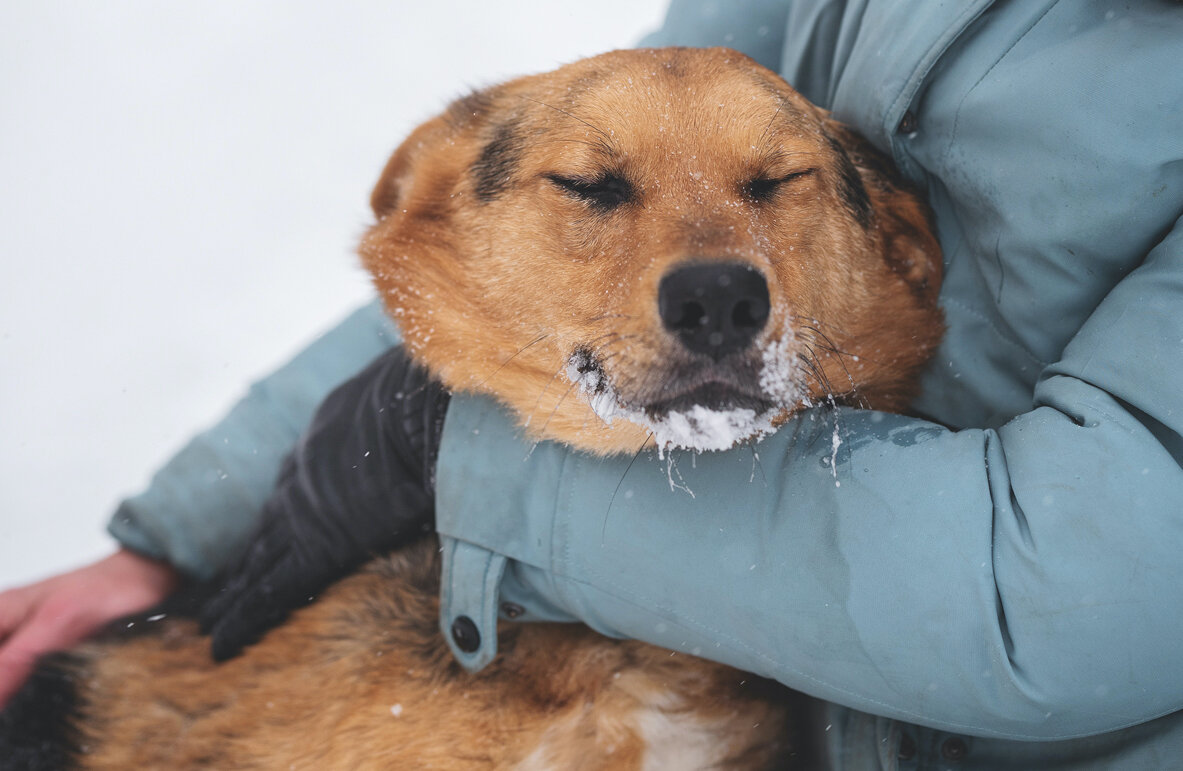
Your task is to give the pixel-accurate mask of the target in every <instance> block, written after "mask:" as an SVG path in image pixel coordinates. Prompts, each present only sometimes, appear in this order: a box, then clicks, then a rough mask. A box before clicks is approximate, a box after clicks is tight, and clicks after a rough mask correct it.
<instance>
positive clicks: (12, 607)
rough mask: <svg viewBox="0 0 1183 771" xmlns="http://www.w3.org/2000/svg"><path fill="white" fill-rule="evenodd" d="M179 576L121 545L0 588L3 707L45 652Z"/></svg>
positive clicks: (163, 590)
mask: <svg viewBox="0 0 1183 771" xmlns="http://www.w3.org/2000/svg"><path fill="white" fill-rule="evenodd" d="M177 581H178V575H177V572H176V571H175V570H174V569H173V568H172V567H171V566H170V565H168V564H167V563H164V562H160V561H158V560H154V559H149V558H148V557H143V556H141V555H139V554H136V553H135V552H132V551H128V550H127V549H120V550H119V551H117V552H115V553H114V554H112V555H111V556H109V557H106V558H104V559H101V560H99V561H98V562H95V563H92V564H90V565H87V566H85V567H82V568H78V569H77V570H72V571H70V572H68V573H62V574H61V575H57V576H53V577H52V578H47V579H45V580H43V581H38V582H36V583H32V584H28V585H27V586H21V587H17V588H15V589H9V590H8V591H5V592H0V709H2V708H3V707H4V705H5V704H7V703H8V700H9V699H10V698H11V697H12V695H13V694H15V693H16V692H17V690H18V689H20V687H21V685H22V684H23V683H24V682H25V680H26V679H27V678H28V676H29V674H30V673H31V672H32V671H33V667H35V666H36V664H37V660H38V659H40V658H41V657H42V656H43V655H45V654H46V653H49V652H51V651H56V650H61V649H63V648H68V647H70V646H71V645H74V644H75V643H77V642H79V641H81V640H83V639H85V638H86V637H88V636H90V635H91V634H92V633H93V632H95V631H97V630H98V629H100V628H101V627H103V626H105V625H106V624H107V623H109V622H111V621H114V620H115V619H117V618H120V617H122V616H126V615H129V614H131V613H137V612H139V611H142V610H146V609H148V608H150V607H152V606H153V605H156V604H157V603H159V602H160V601H161V600H163V599H164V598H165V597H167V596H168V595H169V593H170V592H172V590H173V589H174V588H175V587H176V585H177Z"/></svg>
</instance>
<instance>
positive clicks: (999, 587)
mask: <svg viewBox="0 0 1183 771" xmlns="http://www.w3.org/2000/svg"><path fill="white" fill-rule="evenodd" d="M1180 308H1183V224H1180V223H1177V224H1176V227H1175V229H1174V231H1173V232H1172V233H1171V234H1169V235H1168V236H1167V237H1166V238H1165V239H1164V240H1162V241H1161V242H1160V243H1159V244H1158V246H1157V247H1156V248H1154V249H1153V251H1152V252H1151V253H1150V254H1149V255H1148V256H1147V258H1146V259H1145V261H1144V262H1143V264H1142V265H1141V266H1140V267H1139V268H1137V269H1136V270H1135V271H1133V272H1132V273H1130V274H1129V275H1128V276H1127V277H1126V278H1125V279H1123V280H1122V281H1121V282H1120V283H1118V284H1117V286H1116V287H1115V288H1114V289H1113V290H1112V291H1111V292H1110V294H1109V295H1108V296H1107V297H1106V298H1105V299H1104V300H1103V301H1102V302H1101V304H1100V305H1099V307H1097V309H1096V310H1095V312H1094V313H1093V314H1092V316H1091V317H1090V318H1089V320H1088V321H1087V322H1086V323H1085V324H1084V326H1083V327H1082V328H1081V329H1080V331H1079V332H1078V333H1077V334H1076V335H1075V337H1074V338H1073V339H1072V341H1071V342H1070V343H1069V345H1068V346H1067V348H1066V349H1065V351H1064V353H1063V356H1062V357H1061V359H1060V360H1059V361H1058V362H1057V363H1055V364H1053V365H1051V366H1049V367H1048V368H1046V370H1045V371H1044V372H1043V375H1042V378H1041V380H1040V382H1039V384H1038V385H1037V388H1036V391H1035V396H1034V403H1033V409H1032V410H1031V411H1030V412H1028V413H1026V414H1023V415H1020V416H1018V417H1016V418H1015V419H1013V420H1011V421H1010V422H1009V423H1007V424H1006V425H1004V426H1002V427H1001V428H999V429H997V430H964V431H960V432H953V431H949V430H946V429H944V428H941V427H940V426H937V425H934V424H930V423H925V422H923V421H919V420H916V419H911V418H905V417H901V416H895V415H886V414H881V413H874V412H868V411H855V410H838V411H832V412H824V411H817V410H815V411H812V412H810V413H807V414H806V415H804V416H803V417H801V418H799V419H797V420H796V421H794V422H791V423H790V424H789V425H787V426H785V427H784V428H782V429H781V431H779V432H778V433H777V434H776V435H774V436H773V437H770V438H769V439H767V440H765V441H764V442H762V443H760V444H759V445H758V446H756V447H755V448H754V450H753V449H752V448H739V449H736V450H733V451H730V452H725V453H705V454H702V455H697V456H690V455H681V456H674V457H673V458H672V460H667V461H659V460H657V459H656V458H653V457H647V458H642V459H638V460H637V461H636V462H633V463H631V464H630V462H629V459H627V458H613V459H608V460H600V459H595V458H591V457H588V456H583V455H580V454H578V453H572V452H568V451H565V450H564V449H563V448H562V447H559V446H557V445H554V444H549V443H543V444H541V445H539V446H538V447H536V448H535V449H534V450H533V451H530V450H529V448H528V446H526V445H524V444H523V443H522V442H521V440H520V439H516V438H515V429H514V428H513V426H512V421H511V420H510V419H509V418H508V417H507V416H506V415H505V414H504V413H503V412H501V411H500V410H497V409H495V408H492V407H490V406H489V405H488V404H487V403H483V402H481V401H479V400H476V399H472V398H464V399H461V398H460V397H455V398H454V399H453V402H452V407H451V409H450V411H449V414H448V420H447V423H446V426H445V434H444V441H443V447H442V450H441V455H440V462H439V468H438V479H439V484H438V493H437V505H438V512H437V521H438V527H439V529H440V531H441V532H443V533H445V534H446V535H450V536H452V537H455V538H457V539H459V540H463V541H467V542H469V543H473V544H476V545H479V546H482V547H485V548H487V549H489V550H491V551H495V552H499V553H501V554H506V555H507V556H509V557H511V558H512V559H513V560H515V562H511V564H510V567H509V568H508V570H507V574H506V575H507V577H506V579H505V580H504V582H503V584H502V587H501V591H502V595H501V596H502V599H504V600H509V601H513V602H516V603H518V604H520V605H522V606H523V607H525V608H527V610H528V611H529V612H530V614H531V615H530V616H529V617H533V618H550V619H572V618H578V619H581V620H583V621H586V622H587V623H589V624H590V625H591V626H593V627H594V628H596V629H598V630H600V631H601V632H604V633H606V634H609V635H618V636H628V637H634V638H638V639H641V640H645V641H648V642H652V643H655V644H658V645H661V646H664V647H668V648H670V649H672V650H675V651H684V652H687V653H692V654H695V655H702V656H706V657H709V658H712V659H716V660H719V661H723V662H725V663H728V664H732V665H734V666H737V667H739V668H741V669H745V670H750V671H754V672H757V673H759V674H762V675H766V676H769V677H773V678H775V679H777V680H779V681H781V682H783V683H785V684H787V685H789V686H791V687H794V688H797V689H800V690H803V691H805V692H808V693H810V694H813V695H815V696H819V697H822V698H824V699H827V700H830V701H834V702H838V703H841V704H844V705H847V706H850V707H853V708H856V709H859V710H862V711H866V712H871V713H875V714H879V715H885V716H888V717H895V718H899V719H903V720H907V721H909V722H913V723H921V724H925V725H929V726H934V727H938V728H943V729H948V730H955V731H962V732H968V733H973V734H977V735H985V736H997V737H1005V738H1011V739H1038V740H1050V739H1061V738H1069V737H1075V736H1082V735H1088V734H1093V733H1100V732H1105V731H1110V730H1115V729H1117V728H1120V727H1123V726H1128V725H1132V724H1135V723H1140V722H1144V721H1147V720H1149V719H1151V718H1154V717H1157V716H1160V715H1163V714H1166V713H1169V712H1173V711H1176V710H1179V709H1180V708H1183V663H1181V661H1180V657H1179V655H1178V641H1179V640H1180V639H1181V638H1183V612H1180V611H1181V609H1183V560H1181V559H1180V558H1179V545H1180V544H1183V471H1181V469H1180V463H1181V461H1183V389H1181V388H1180V387H1179V382H1180V378H1181V377H1183V314H1180V313H1179V309H1180ZM491 458H499V459H501V460H500V461H499V462H496V463H494V462H491V461H490V459H491ZM519 459H520V461H519Z"/></svg>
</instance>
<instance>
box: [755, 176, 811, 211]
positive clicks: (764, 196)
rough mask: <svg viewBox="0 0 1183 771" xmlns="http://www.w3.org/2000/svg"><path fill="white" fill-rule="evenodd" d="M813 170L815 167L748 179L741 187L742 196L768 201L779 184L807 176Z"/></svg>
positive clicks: (757, 201) (757, 200)
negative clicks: (777, 175)
mask: <svg viewBox="0 0 1183 771" xmlns="http://www.w3.org/2000/svg"><path fill="white" fill-rule="evenodd" d="M814 171H816V169H803V170H801V171H794V172H792V173H791V174H785V175H783V176H779V177H757V178H756V179H751V180H748V181H747V182H745V183H744V184H743V187H742V189H743V194H744V197H745V198H747V199H748V200H750V201H755V202H756V203H761V202H764V201H768V200H770V199H771V198H772V196H774V195H775V194H776V191H777V190H779V189H780V187H781V185H784V184H786V183H788V182H792V181H793V180H795V179H799V178H801V177H807V176H809V175H810V174H812V173H813V172H814Z"/></svg>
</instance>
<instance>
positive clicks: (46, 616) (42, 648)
mask: <svg viewBox="0 0 1183 771" xmlns="http://www.w3.org/2000/svg"><path fill="white" fill-rule="evenodd" d="M101 623H102V622H101V621H96V620H95V619H94V618H93V616H92V615H91V614H90V613H89V611H88V609H87V608H85V607H84V606H81V605H78V604H75V603H62V602H52V601H47V602H45V603H44V604H41V605H39V606H38V607H37V608H36V610H34V611H33V613H32V614H31V615H30V616H29V617H28V618H27V619H26V620H25V622H24V623H23V624H21V625H20V626H18V627H17V628H16V629H15V630H14V631H12V632H11V634H10V635H9V637H8V640H7V641H6V642H5V643H4V644H3V646H0V707H2V706H3V705H4V704H7V703H8V700H9V699H10V698H11V697H12V695H13V694H15V693H16V692H17V691H18V690H19V689H20V687H21V685H22V684H23V683H24V682H25V680H26V679H28V677H29V674H30V673H32V671H33V668H34V667H35V666H36V665H37V661H38V660H39V659H40V658H41V657H42V656H44V655H45V654H46V653H49V652H51V651H55V650H61V649H62V648H68V647H70V646H71V645H73V644H75V643H76V642H78V641H79V640H81V639H83V638H84V637H86V636H87V635H88V634H90V633H91V632H92V631H94V629H95V628H96V627H97V626H99V625H101Z"/></svg>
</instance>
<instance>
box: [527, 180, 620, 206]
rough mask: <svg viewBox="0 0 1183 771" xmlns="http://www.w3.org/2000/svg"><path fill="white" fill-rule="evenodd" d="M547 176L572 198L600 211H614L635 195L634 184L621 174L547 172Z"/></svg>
mask: <svg viewBox="0 0 1183 771" xmlns="http://www.w3.org/2000/svg"><path fill="white" fill-rule="evenodd" d="M546 178H547V179H549V180H550V181H551V182H553V183H554V184H555V185H557V186H558V187H559V188H561V189H562V190H563V191H564V192H565V193H567V194H568V195H570V196H571V197H572V198H575V199H578V200H580V201H583V202H584V203H587V204H590V205H591V206H592V207H594V208H596V209H598V210H600V211H612V210H613V209H615V208H617V207H619V206H622V205H623V204H626V203H628V202H629V201H631V200H632V199H633V197H634V190H633V186H632V184H631V183H630V182H629V181H628V180H627V179H625V178H624V177H622V176H620V175H619V174H612V173H605V174H602V175H600V176H598V177H595V178H594V179H585V178H582V177H568V176H564V175H562V174H547V175H546Z"/></svg>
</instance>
